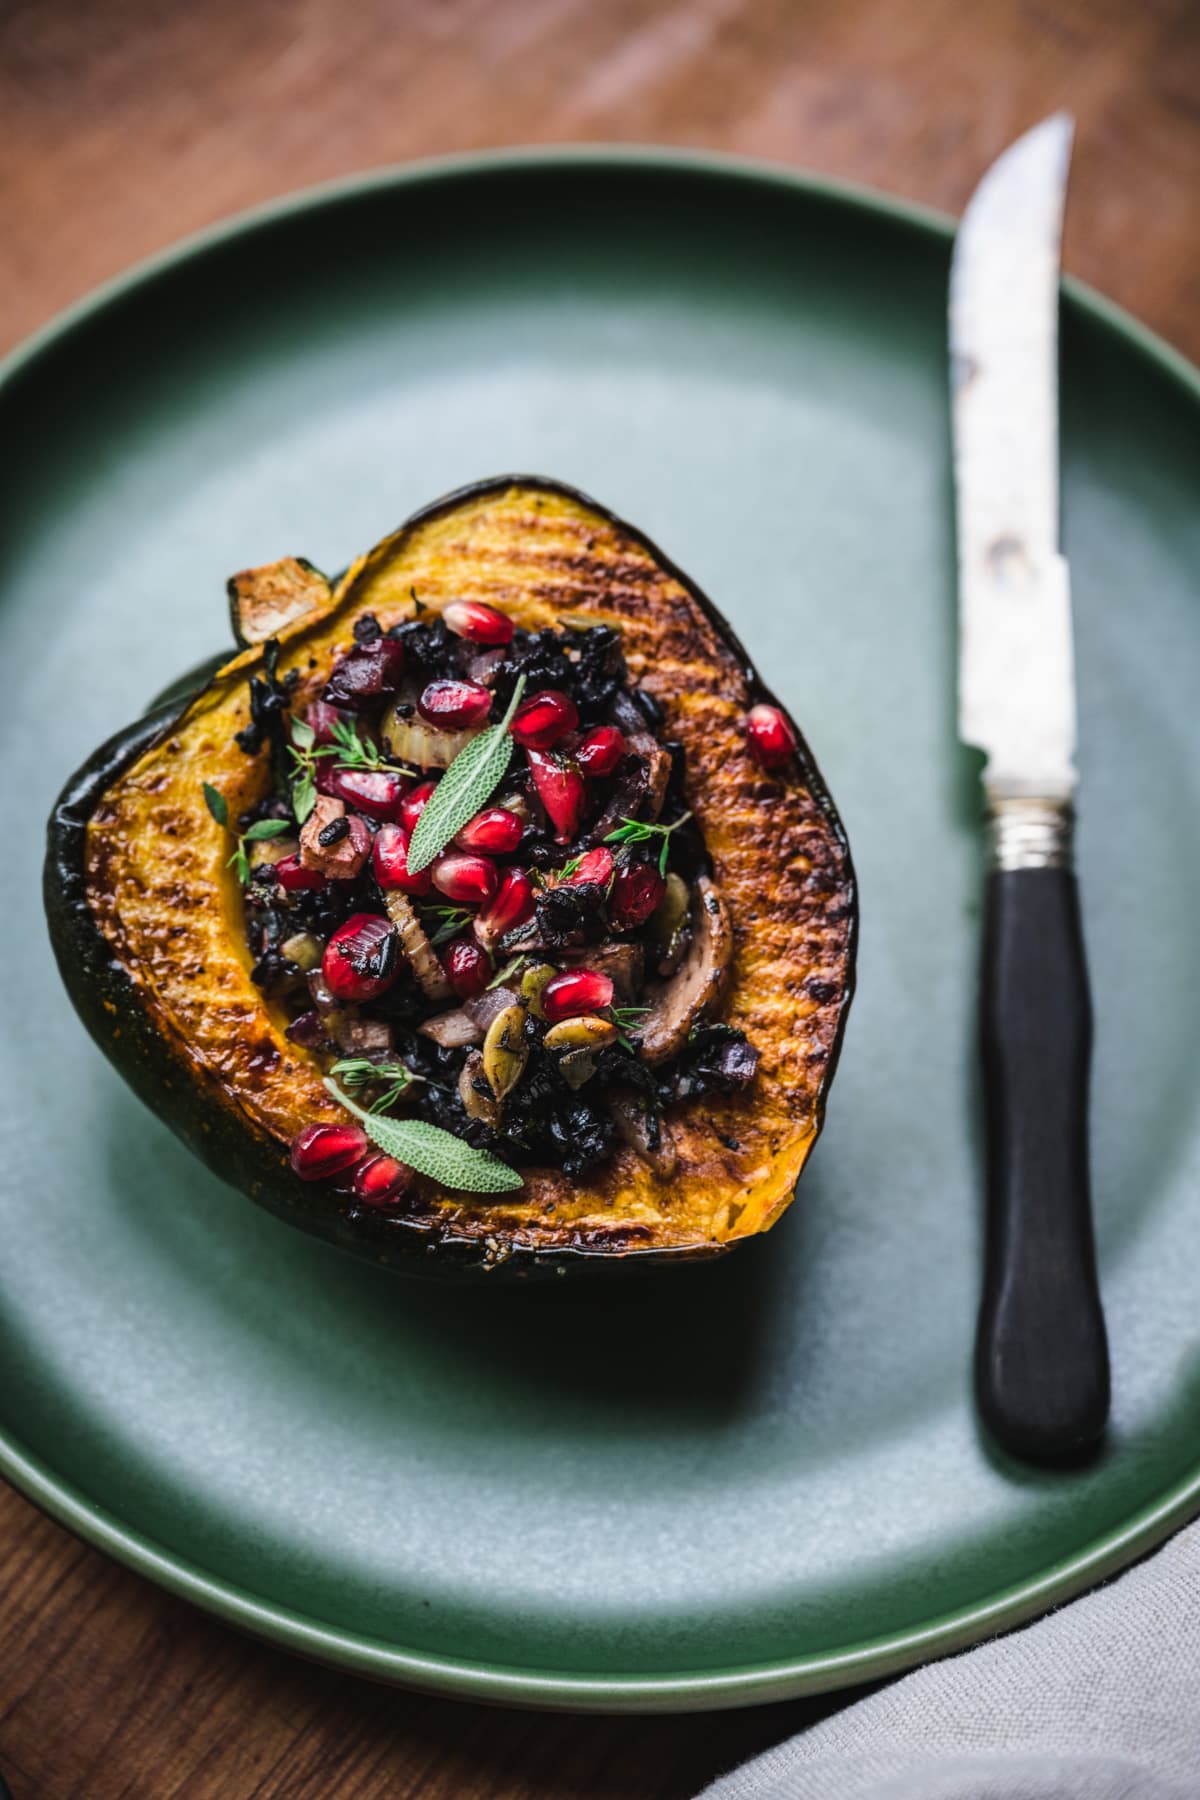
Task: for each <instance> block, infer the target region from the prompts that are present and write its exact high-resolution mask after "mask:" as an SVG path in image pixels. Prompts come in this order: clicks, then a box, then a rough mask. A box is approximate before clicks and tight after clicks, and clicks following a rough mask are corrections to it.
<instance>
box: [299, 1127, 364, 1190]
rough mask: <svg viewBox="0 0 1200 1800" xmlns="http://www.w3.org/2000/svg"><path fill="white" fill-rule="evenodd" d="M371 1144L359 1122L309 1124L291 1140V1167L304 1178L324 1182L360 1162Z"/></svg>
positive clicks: (303, 1179)
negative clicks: (347, 1123) (328, 1176)
mask: <svg viewBox="0 0 1200 1800" xmlns="http://www.w3.org/2000/svg"><path fill="white" fill-rule="evenodd" d="M370 1147H371V1146H370V1144H369V1143H368V1141H367V1134H366V1132H365V1131H360V1130H359V1128H358V1126H357V1125H306V1126H305V1127H304V1130H303V1131H298V1132H297V1133H296V1135H295V1137H294V1138H293V1139H292V1150H291V1158H292V1167H293V1169H295V1171H296V1173H297V1175H298V1176H299V1177H300V1179H301V1181H323V1180H324V1179H325V1177H326V1176H327V1175H339V1174H340V1173H341V1171H342V1170H343V1169H348V1168H350V1167H351V1165H352V1164H354V1163H356V1162H361V1160H362V1158H363V1157H364V1156H365V1155H366V1153H367V1151H368V1150H369V1149H370Z"/></svg>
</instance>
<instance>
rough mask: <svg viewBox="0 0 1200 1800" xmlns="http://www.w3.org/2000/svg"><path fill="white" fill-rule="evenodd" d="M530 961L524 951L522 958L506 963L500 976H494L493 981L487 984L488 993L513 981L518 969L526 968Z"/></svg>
mask: <svg viewBox="0 0 1200 1800" xmlns="http://www.w3.org/2000/svg"><path fill="white" fill-rule="evenodd" d="M529 960H530V959H529V957H528V956H527V955H526V954H525V952H524V951H522V952H521V954H520V956H514V957H513V959H512V961H511V962H509V963H505V965H504V967H503V968H502V969H501V971H500V973H499V974H498V975H493V976H492V979H491V980H490V981H489V982H488V984H487V991H488V992H489V993H490V991H491V990H492V988H498V987H503V986H504V983H505V982H506V981H511V980H512V978H513V976H514V975H515V974H516V973H517V971H518V969H522V968H524V966H525V964H526V963H527V962H528V961H529Z"/></svg>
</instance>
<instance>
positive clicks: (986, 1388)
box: [975, 867, 1109, 1462]
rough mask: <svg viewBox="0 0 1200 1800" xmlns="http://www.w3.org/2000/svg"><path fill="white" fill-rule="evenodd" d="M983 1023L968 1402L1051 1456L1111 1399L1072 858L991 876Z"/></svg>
mask: <svg viewBox="0 0 1200 1800" xmlns="http://www.w3.org/2000/svg"><path fill="white" fill-rule="evenodd" d="M981 1026H982V1054H983V1078H984V1104H985V1109H986V1121H987V1249H986V1261H985V1270H984V1285H983V1300H982V1304H981V1306H980V1313H979V1334H978V1339H977V1343H976V1357H975V1378H976V1388H977V1392H978V1397H979V1406H980V1410H981V1412H982V1414H983V1418H984V1421H985V1423H986V1424H987V1426H988V1429H989V1430H990V1431H991V1432H992V1434H993V1435H994V1436H995V1437H996V1438H997V1439H998V1441H999V1442H1000V1443H1001V1444H1002V1445H1003V1446H1004V1448H1005V1449H1007V1450H1010V1451H1012V1452H1013V1453H1014V1454H1015V1455H1017V1456H1021V1457H1024V1458H1027V1459H1029V1460H1032V1461H1036V1462H1051V1461H1061V1460H1066V1459H1070V1458H1073V1457H1078V1456H1081V1455H1082V1454H1084V1453H1085V1452H1086V1451H1087V1450H1088V1449H1089V1448H1090V1447H1091V1446H1093V1445H1094V1444H1095V1443H1097V1442H1098V1440H1099V1439H1100V1437H1101V1436H1102V1434H1103V1431H1104V1426H1105V1421H1106V1419H1107V1417H1108V1405H1109V1367H1108V1342H1107V1338H1106V1334H1105V1329H1104V1314H1103V1311H1102V1310H1101V1304H1100V1289H1099V1283H1098V1281H1097V1276H1096V1255H1095V1247H1094V1243H1093V1238H1092V1217H1091V1195H1090V1184H1089V1180H1088V1111H1087V1108H1088V1072H1089V1064H1090V1060H1091V1048H1092V1010H1091V1000H1090V997H1089V994H1088V978H1087V963H1086V960H1085V956H1084V947H1083V931H1082V927H1081V924H1080V917H1079V894H1078V889H1077V886H1076V881H1075V876H1074V873H1073V871H1072V870H1071V869H1070V868H1067V867H1059V868H1046V867H1041V868H1015V869H1013V868H1007V869H1006V868H998V869H995V870H994V871H993V872H992V873H991V874H990V875H989V876H988V890H987V905H986V919H985V927H984V945H983V990H982V1006H981Z"/></svg>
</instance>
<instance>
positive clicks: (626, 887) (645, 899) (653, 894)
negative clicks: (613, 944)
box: [608, 857, 667, 931]
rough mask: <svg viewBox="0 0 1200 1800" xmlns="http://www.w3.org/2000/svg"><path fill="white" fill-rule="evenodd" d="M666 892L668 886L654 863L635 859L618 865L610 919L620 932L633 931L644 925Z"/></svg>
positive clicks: (612, 893) (610, 897) (611, 897)
mask: <svg viewBox="0 0 1200 1800" xmlns="http://www.w3.org/2000/svg"><path fill="white" fill-rule="evenodd" d="M666 891H667V884H666V881H665V880H664V878H663V877H662V876H661V875H660V874H659V872H658V870H657V869H656V868H655V866H654V864H653V863H648V862H635V861H634V860H633V858H632V857H630V858H629V859H628V860H626V861H624V862H620V863H618V865H617V872H616V874H615V875H614V876H613V884H612V892H611V893H610V894H609V896H608V917H609V920H610V922H611V923H612V925H613V926H614V927H615V928H616V930H617V931H634V930H636V929H637V927H638V926H639V925H644V924H645V923H646V920H647V919H648V918H649V917H650V914H651V913H652V912H653V911H654V909H655V907H656V906H657V905H658V903H659V901H660V900H661V899H662V897H663V895H664V894H665V893H666Z"/></svg>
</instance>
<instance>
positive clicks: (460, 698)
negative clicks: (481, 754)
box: [417, 681, 492, 731]
mask: <svg viewBox="0 0 1200 1800" xmlns="http://www.w3.org/2000/svg"><path fill="white" fill-rule="evenodd" d="M491 709H492V696H491V695H490V694H489V692H488V690H487V689H486V688H485V687H480V685H479V683H478V682H477V681H431V682H430V684H429V686H428V687H427V688H426V689H425V692H424V693H423V694H422V695H421V698H420V699H419V700H418V701H417V711H418V712H419V713H420V715H421V717H422V718H423V719H424V720H426V722H427V723H428V724H430V725H440V726H441V727H442V729H443V730H444V731H465V730H466V729H467V727H468V726H469V725H478V724H480V723H481V722H482V721H483V720H484V719H486V718H487V716H488V713H489V712H490V711H491Z"/></svg>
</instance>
